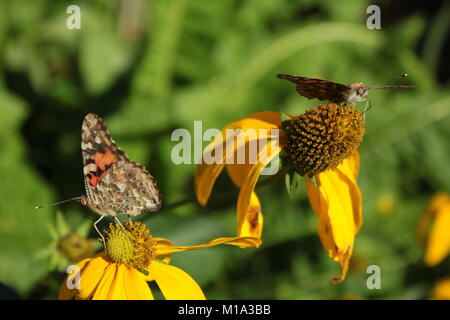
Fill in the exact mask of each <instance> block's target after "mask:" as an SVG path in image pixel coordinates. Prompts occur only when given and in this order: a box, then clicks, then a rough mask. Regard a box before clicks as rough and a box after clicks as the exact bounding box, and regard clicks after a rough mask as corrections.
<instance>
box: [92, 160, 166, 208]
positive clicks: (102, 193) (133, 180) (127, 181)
mask: <svg viewBox="0 0 450 320" xmlns="http://www.w3.org/2000/svg"><path fill="white" fill-rule="evenodd" d="M93 192H94V194H95V197H96V198H100V199H101V201H98V202H97V208H99V209H100V210H102V211H103V212H107V213H108V214H110V215H115V214H117V213H125V214H129V215H132V216H135V215H138V214H140V213H141V212H142V211H145V210H147V211H156V210H158V209H159V208H160V206H161V196H160V194H159V191H158V189H157V187H156V182H155V180H154V178H153V177H152V176H151V175H150V173H148V171H147V170H146V169H145V168H144V167H142V166H140V165H139V164H137V163H135V162H132V161H118V162H115V163H114V164H113V165H112V166H111V167H110V168H109V169H108V172H107V174H106V175H105V176H104V178H103V179H101V180H100V181H99V182H98V184H97V186H96V188H95V189H94V191H93Z"/></svg>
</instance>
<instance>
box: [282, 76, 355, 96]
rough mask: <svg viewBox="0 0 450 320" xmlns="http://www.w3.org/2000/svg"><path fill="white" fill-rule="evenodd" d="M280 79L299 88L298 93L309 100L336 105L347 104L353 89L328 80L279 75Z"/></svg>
mask: <svg viewBox="0 0 450 320" xmlns="http://www.w3.org/2000/svg"><path fill="white" fill-rule="evenodd" d="M277 77H278V78H280V79H285V80H289V81H291V82H292V83H294V84H295V85H296V86H297V87H296V89H297V92H298V93H299V94H300V95H302V96H304V97H306V98H308V99H319V100H323V101H324V100H325V101H330V102H334V103H341V102H347V97H348V96H349V95H351V93H352V89H351V88H350V87H348V86H346V85H343V84H340V83H337V82H332V81H328V80H322V79H315V78H307V77H299V76H291V75H288V74H278V75H277Z"/></svg>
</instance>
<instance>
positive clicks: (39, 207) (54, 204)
mask: <svg viewBox="0 0 450 320" xmlns="http://www.w3.org/2000/svg"><path fill="white" fill-rule="evenodd" d="M80 199H81V196H80V197H76V198H72V199H67V200H63V201H60V202H56V203H52V204H47V205H44V206H35V209H42V208H47V207H52V206H57V205H58V204H61V203H65V202H69V201H73V200H80Z"/></svg>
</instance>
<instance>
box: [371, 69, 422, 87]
mask: <svg viewBox="0 0 450 320" xmlns="http://www.w3.org/2000/svg"><path fill="white" fill-rule="evenodd" d="M407 77H408V74H407V73H404V74H402V75H401V76H400V77H396V78H392V79H388V80H384V81H381V82H379V83H378V84H377V85H374V86H373V87H372V85H371V86H370V87H369V88H370V89H387V88H414V87H415V86H410V85H390V86H380V84H381V83H384V82H391V81H395V80H400V79H404V78H407Z"/></svg>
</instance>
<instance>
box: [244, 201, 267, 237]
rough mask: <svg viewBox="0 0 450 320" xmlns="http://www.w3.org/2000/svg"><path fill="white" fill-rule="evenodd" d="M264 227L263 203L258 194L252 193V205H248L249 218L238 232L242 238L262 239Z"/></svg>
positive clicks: (247, 217)
mask: <svg viewBox="0 0 450 320" xmlns="http://www.w3.org/2000/svg"><path fill="white" fill-rule="evenodd" d="M263 225H264V216H263V214H262V211H261V203H260V202H259V199H258V196H257V195H256V193H254V192H252V195H251V198H250V204H249V205H248V210H247V216H246V218H245V219H244V221H243V223H242V225H241V229H240V230H239V231H238V234H239V236H241V237H247V236H249V237H255V238H261V233H262V229H263Z"/></svg>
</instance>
